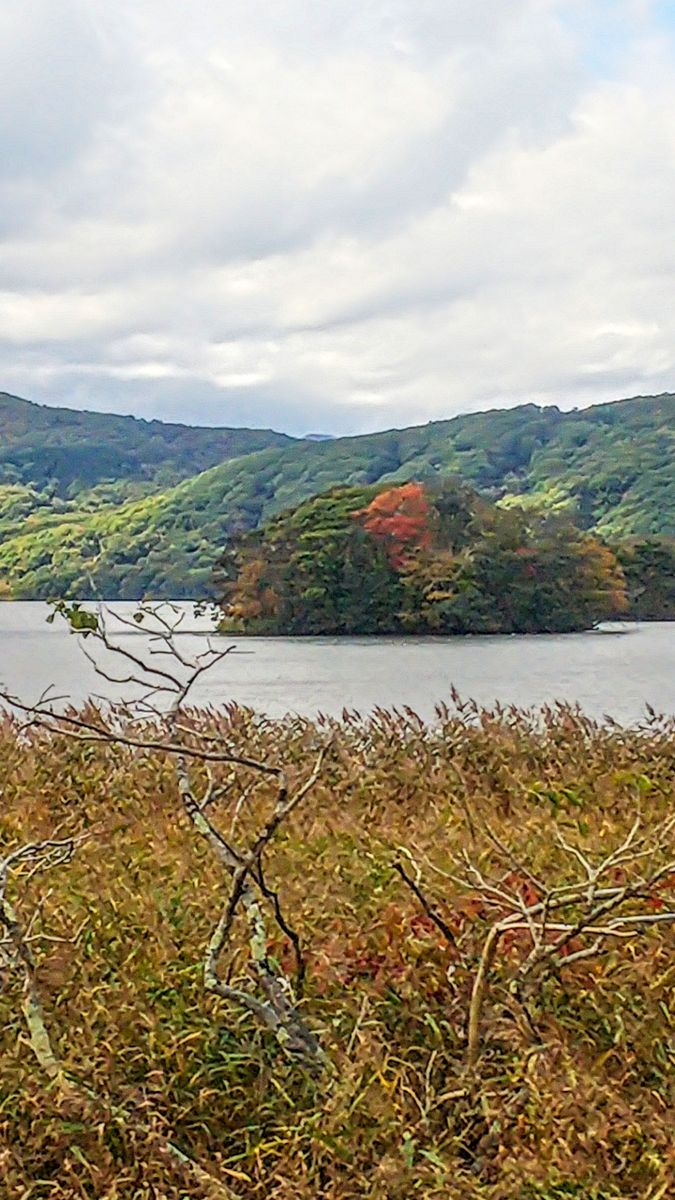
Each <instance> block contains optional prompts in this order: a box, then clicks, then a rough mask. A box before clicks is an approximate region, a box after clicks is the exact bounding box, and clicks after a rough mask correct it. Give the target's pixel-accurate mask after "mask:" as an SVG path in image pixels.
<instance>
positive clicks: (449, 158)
mask: <svg viewBox="0 0 675 1200" xmlns="http://www.w3.org/2000/svg"><path fill="white" fill-rule="evenodd" d="M674 281H675V3H672V2H668V3H658V2H656V0H654V2H651V0H579V2H576V0H190V2H189V3H187V2H186V0H115V2H114V3H111V2H110V0H2V4H1V5H0V389H4V390H7V391H13V392H15V393H17V394H19V395H23V396H26V397H28V398H30V399H33V400H38V401H41V402H44V403H52V404H59V403H61V404H67V405H70V406H73V407H78V408H95V409H100V410H108V411H117V412H133V413H136V414H137V415H140V416H147V417H150V416H160V417H164V418H165V419H169V420H189V421H195V422H197V421H198V422H203V423H206V424H248V425H272V426H274V427H276V428H280V429H284V430H287V431H289V432H291V433H304V432H307V431H329V432H332V433H343V432H359V431H363V430H370V429H377V428H384V427H387V426H390V425H395V424H398V425H401V424H413V423H417V422H422V421H426V420H429V419H433V418H440V417H446V416H451V415H453V414H455V413H458V412H466V411H469V410H472V409H478V408H486V407H494V406H502V405H512V404H517V403H522V402H524V401H530V400H534V401H537V402H540V403H558V404H560V405H561V406H562V407H571V406H573V405H575V404H588V403H593V402H595V401H598V400H605V399H613V398H618V397H620V396H626V395H635V394H637V393H654V392H659V391H664V390H675V295H674V291H675V288H674Z"/></svg>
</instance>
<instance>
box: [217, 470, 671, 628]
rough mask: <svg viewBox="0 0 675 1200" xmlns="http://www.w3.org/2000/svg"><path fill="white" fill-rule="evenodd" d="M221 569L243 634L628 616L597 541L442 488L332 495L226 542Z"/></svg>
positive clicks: (536, 515) (562, 622)
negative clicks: (260, 528)
mask: <svg viewBox="0 0 675 1200" xmlns="http://www.w3.org/2000/svg"><path fill="white" fill-rule="evenodd" d="M672 565H673V566H674V567H675V557H674V558H673V560H672ZM223 570H224V575H225V577H226V579H225V585H224V594H223V598H222V603H223V608H224V613H225V628H226V629H228V630H233V631H240V632H244V633H266V634H378V633H379V634H392V633H417V634H420V633H433V634H457V633H462V634H465V633H544V632H546V633H567V632H571V631H572V630H578V629H586V628H589V627H590V626H591V625H593V624H594V623H595V622H597V621H601V620H603V619H606V618H609V617H616V616H621V615H623V614H624V613H625V612H626V611H627V610H628V594H627V589H626V582H625V578H624V574H623V571H622V569H621V567H620V565H619V562H618V559H617V558H616V556H615V555H614V554H613V553H612V551H611V550H610V549H609V548H608V547H607V546H605V545H603V544H602V543H601V542H600V541H599V540H598V538H597V537H595V536H592V535H590V534H587V533H582V532H580V531H579V530H578V529H577V528H576V526H575V525H574V524H573V523H572V522H571V521H570V520H569V519H567V518H565V516H564V515H561V514H559V513H556V512H553V511H549V512H546V513H544V514H542V513H540V512H528V511H527V510H523V509H520V508H515V507H512V508H507V509H503V508H499V507H497V506H496V505H494V504H491V503H490V502H489V501H487V500H485V499H482V498H481V497H479V496H478V495H477V493H476V492H474V491H472V490H471V489H470V488H468V487H467V486H466V485H465V484H458V483H456V482H452V481H446V482H444V483H439V482H435V481H433V482H430V483H428V484H426V485H424V484H420V483H407V484H399V485H398V486H394V487H382V486H379V487H377V486H376V487H371V488H334V489H333V490H332V491H330V492H327V493H326V494H325V495H323V496H319V497H317V498H315V499H313V500H307V501H306V502H305V503H304V504H300V505H299V506H298V507H297V508H295V509H292V510H291V511H290V512H288V513H285V514H283V515H282V516H280V517H276V518H274V519H273V520H271V521H270V522H269V523H268V524H267V525H265V526H264V527H263V528H262V530H260V531H256V532H253V533H249V534H244V535H240V536H239V537H236V538H234V539H232V541H231V542H230V544H229V546H228V549H227V552H226V555H225V558H224V561H223ZM673 613H674V615H675V608H674V609H673Z"/></svg>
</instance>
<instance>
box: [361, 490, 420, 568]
mask: <svg viewBox="0 0 675 1200" xmlns="http://www.w3.org/2000/svg"><path fill="white" fill-rule="evenodd" d="M354 516H355V517H356V518H357V519H360V520H361V522H362V524H363V526H364V528H365V529H367V530H368V532H369V533H370V534H372V536H373V537H374V538H377V540H378V541H381V542H383V543H384V545H385V548H386V551H387V557H388V559H389V562H390V563H391V566H392V567H394V569H395V570H398V569H399V568H400V567H402V566H403V564H404V562H405V560H406V558H408V557H409V556H410V554H411V553H412V552H413V551H414V550H419V549H422V548H424V547H426V546H429V545H430V543H431V528H430V516H431V507H430V505H429V501H428V499H427V496H426V492H425V490H424V488H423V487H422V484H420V483H404V484H403V485H402V486H401V487H394V488H389V490H388V491H386V492H380V494H379V496H376V497H375V499H374V500H371V502H370V504H369V505H368V506H367V508H363V509H360V510H359V511H358V512H356V513H354Z"/></svg>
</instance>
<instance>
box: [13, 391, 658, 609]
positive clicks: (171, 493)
mask: <svg viewBox="0 0 675 1200" xmlns="http://www.w3.org/2000/svg"><path fill="white" fill-rule="evenodd" d="M20 411H21V413H22V414H23V417H22V419H24V420H25V421H27V422H28V424H29V425H30V419H31V418H30V415H29V414H30V413H32V412H33V406H27V407H26V408H25V409H24V408H21V410H20ZM67 411H68V410H53V409H37V419H38V430H39V429H44V430H45V432H44V434H43V435H42V434H41V435H40V436H42V437H43V443H44V444H45V445H49V437H50V436H52V435H53V434H54V429H55V428H56V427H58V426H59V424H60V423H61V421H63V422H64V427H65V426H67V424H68V422H67V420H66V418H64V417H63V415H62V414H63V413H64V412H67ZM54 412H56V414H57V415H56V417H55V418H53V422H54V423H53V425H52V426H51V427H50V428H51V430H52V433H51V434H48V433H47V431H46V429H45V426H49V425H50V421H51V420H52V418H51V417H50V414H51V413H54ZM85 416H86V418H87V420H89V419H91V420H93V421H98V420H101V421H102V422H105V421H110V422H112V423H113V425H111V426H110V427H109V428H111V429H112V428H113V426H114V428H115V429H117V428H120V429H121V428H122V426H119V427H118V426H117V425H114V423H115V422H123V423H124V422H131V424H129V426H128V428H129V429H133V430H136V427H137V425H138V426H139V427H141V428H142V429H143V434H142V435H141V436H145V435H146V434H147V438H146V442H145V443H144V444H145V445H147V446H148V451H147V453H148V455H149V446H150V444H152V446H153V453H154V454H155V457H154V458H152V460H151V461H152V462H153V463H154V464H155V465H156V468H157V472H158V473H159V471H160V470H161V469H162V468H161V467H160V461H161V462H163V464H164V466H165V467H166V468H167V469H170V470H171V471H174V472H175V473H176V474H178V472H179V471H180V472H181V473H183V474H184V475H187V474H188V469H187V458H186V455H185V454H182V453H181V457H180V465H179V466H177V465H176V460H175V458H173V459H172V449H171V446H172V439H173V440H174V441H175V442H176V443H177V442H178V441H179V440H180V438H182V437H183V432H181V434H180V438H179V435H178V434H176V433H175V431H176V430H181V431H184V434H185V437H186V438H189V435H193V436H194V439H195V442H194V444H195V446H199V447H200V450H199V453H201V454H203V455H209V454H210V455H211V456H212V457H211V459H210V461H213V456H216V455H219V456H220V460H222V459H225V458H226V457H227V455H228V454H229V455H232V454H237V453H238V455H239V456H238V457H230V458H229V460H228V461H219V462H218V465H216V466H213V467H212V468H211V469H209V470H205V471H200V466H201V465H202V463H199V464H198V465H197V466H196V467H195V468H194V469H195V471H199V473H198V474H192V475H191V477H189V478H184V479H183V480H182V482H180V483H178V484H176V485H174V486H172V487H162V486H161V484H160V477H159V474H155V476H154V478H153V472H152V469H150V470H148V469H147V461H150V460H149V459H148V460H144V459H143V453H142V452H141V450H139V453H138V461H139V462H141V463H143V462H144V461H145V462H146V469H145V473H144V474H142V477H141V479H140V480H139V479H138V475H137V476H136V477H134V478H132V479H130V478H129V476H128V475H127V476H124V475H123V474H122V475H120V474H118V473H117V472H121V471H122V468H120V467H117V468H115V467H113V465H112V464H111V465H110V466H109V473H108V475H106V474H105V467H102V468H101V471H100V472H99V474H98V475H97V477H96V478H97V479H98V480H99V481H100V482H98V484H97V485H96V486H94V487H93V490H92V482H93V480H92V479H91V478H89V479H88V480H87V481H86V483H84V485H83V486H81V485H80V484H79V483H78V479H79V476H78V475H77V472H76V471H74V470H71V472H70V476H68V474H67V472H66V473H64V474H62V475H61V476H60V477H59V478H60V480H61V483H60V484H59V485H58V486H57V487H55V486H54V483H53V481H52V480H51V479H50V481H49V482H48V483H45V481H44V476H38V475H37V472H36V473H35V474H34V475H31V469H30V467H29V466H26V465H25V463H26V461H27V460H22V461H23V462H24V468H23V470H22V471H17V474H16V475H15V476H11V474H8V473H5V479H6V480H7V481H9V480H10V479H11V478H15V479H16V480H17V482H16V483H10V482H7V483H5V485H4V486H0V581H4V582H5V583H6V584H7V585H8V586H9V587H10V588H11V591H12V594H14V595H15V596H18V597H45V596H55V595H66V594H68V595H71V596H80V597H82V596H91V595H92V594H98V595H101V596H106V597H108V598H111V599H112V598H114V597H128V598H136V597H139V596H142V595H152V596H174V597H177V598H178V597H191V596H203V595H206V594H209V592H210V591H211V590H212V586H213V583H212V580H213V570H214V567H215V565H216V563H217V562H218V560H219V558H220V557H221V554H222V551H223V547H224V545H225V543H226V542H227V539H228V538H229V537H230V535H231V534H233V533H236V532H240V531H242V530H246V529H252V528H255V527H256V526H258V525H259V524H261V523H263V522H264V521H267V520H268V519H269V518H270V517H271V516H273V515H274V514H275V513H278V512H281V511H282V510H284V509H288V508H291V507H293V506H294V505H297V504H299V503H300V502H302V501H303V500H306V499H308V498H309V497H312V496H315V495H319V494H321V493H323V492H325V491H327V490H328V489H330V488H332V487H335V486H363V485H371V484H375V483H401V482H405V481H408V480H420V481H428V480H432V479H443V478H446V477H448V476H456V477H459V478H461V479H463V480H466V481H467V482H469V483H471V484H472V485H473V486H474V487H475V488H477V489H478V490H479V491H480V492H481V493H483V494H484V495H485V496H487V497H488V498H490V499H491V500H493V501H498V502H499V503H500V504H501V505H505V506H508V505H510V504H518V505H522V506H525V507H527V508H529V509H533V508H534V509H538V508H544V509H551V508H552V509H555V510H568V511H569V512H570V513H572V514H573V515H574V516H575V519H576V520H577V521H578V523H579V524H580V525H581V526H582V527H583V528H585V529H589V530H590V529H592V530H595V531H597V532H598V533H599V534H600V535H602V536H603V537H608V538H610V539H611V540H618V539H624V538H626V537H630V536H633V535H638V536H646V535H660V536H663V537H675V396H673V395H663V396H657V397H640V398H637V399H632V400H622V401H618V402H615V403H612V404H603V405H597V406H595V407H593V408H589V409H584V410H581V411H574V412H560V411H559V410H558V409H557V408H554V407H547V408H539V407H537V406H535V405H524V406H521V407H519V408H514V409H510V410H495V411H492V412H486V413H473V414H468V415H465V416H461V417H457V418H454V419H452V420H448V421H439V422H432V423H429V424H427V425H422V426H413V427H411V428H408V429H403V430H391V431H389V432H385V433H377V434H367V435H363V436H360V437H350V438H338V439H335V440H331V441H300V440H292V439H288V438H284V437H283V436H282V435H274V434H267V433H265V432H263V433H251V432H249V431H243V430H242V431H230V430H211V429H209V430H190V429H188V428H187V427H184V426H183V427H181V426H166V425H162V424H161V423H159V422H150V423H145V422H133V421H132V419H131V418H113V417H99V416H98V414H81V413H71V414H69V418H70V417H72V419H73V428H74V429H77V427H78V423H79V422H80V421H81V420H83V418H84V417H85ZM64 427H62V429H63V428H64ZM123 427H124V428H127V425H126V424H125V425H124V426H123ZM167 431H169V432H167ZM238 435H239V436H240V437H241V438H242V439H243V441H241V442H238V441H237V436H238ZM31 436H35V437H36V438H37V437H38V434H35V435H31V433H30V429H24V430H23V433H19V434H18V435H17V436H16V437H15V438H14V441H13V442H12V443H10V445H9V450H8V451H7V453H9V456H10V458H9V460H8V461H10V460H11V457H12V455H14V456H16V455H17V454H19V453H20V451H21V445H22V443H21V438H22V437H23V438H24V439H25V441H24V442H23V446H24V447H25V446H28V445H29V444H30V437H31ZM59 436H60V437H61V441H60V443H59V454H63V459H64V462H65V463H66V464H67V463H69V462H70V461H71V458H70V454H69V450H68V435H67V434H65V433H64V434H63V436H62V435H59ZM219 437H222V441H221V442H220V445H221V446H222V448H223V449H222V452H221V450H219V449H218V446H219V441H218V439H219ZM247 438H254V439H255V438H259V439H263V442H262V444H263V445H265V446H266V448H264V449H258V450H254V452H252V453H248V452H247V450H250V449H252V447H251V446H250V445H247V444H246V439H247ZM265 438H268V439H270V441H272V442H274V439H276V443H275V444H272V445H270V444H269V442H267V443H265V442H264V439H265ZM155 439H156V440H155ZM162 439H164V440H162ZM82 440H83V439H81V438H79V436H75V435H73V440H72V445H73V447H74V448H75V454H76V455H79V454H81V455H82V458H83V459H84V460H85V461H86V459H87V452H86V451H84V450H83V449H82ZM91 444H92V443H91V442H90V443H89V445H90V446H91ZM186 444H187V443H186ZM258 445H260V442H258ZM6 449H7V448H6V447H3V454H4V453H5V452H6ZM120 454H121V451H120ZM162 455H164V458H162ZM1 461H4V460H1ZM130 470H131V468H130ZM66 478H70V483H69V484H68V485H67V487H66V491H67V495H65V496H64V494H63V485H64V484H65V480H66ZM120 478H121V479H122V495H127V496H129V495H131V497H132V498H130V499H127V500H126V501H125V502H124V503H119V499H120V493H119V488H120ZM174 478H175V475H174ZM134 488H135V489H137V490H136V492H135V493H134V491H133V489H134Z"/></svg>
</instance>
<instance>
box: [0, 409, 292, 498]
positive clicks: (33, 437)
mask: <svg viewBox="0 0 675 1200" xmlns="http://www.w3.org/2000/svg"><path fill="white" fill-rule="evenodd" d="M290 443H291V439H290V438H288V437H286V436H285V435H284V434H281V433H273V432H272V430H268V429H264V430H255V429H199V428H194V427H192V426H189V425H170V424H167V423H166V422H163V421H143V420H139V419H138V418H137V417H127V416H116V415H114V414H110V413H96V412H78V411H75V410H74V409H69V408H52V407H46V406H44V405H39V404H32V403H30V402H29V401H28V400H21V399H20V398H19V397H17V396H10V395H8V394H7V393H6V392H2V393H0V484H19V485H25V486H27V487H28V488H29V489H32V491H33V492H37V493H46V494H47V495H48V496H50V497H54V498H59V499H61V500H63V499H65V498H73V497H75V496H79V497H82V496H83V495H86V496H87V499H89V496H88V493H89V491H90V490H91V489H95V488H96V487H97V486H99V485H101V484H112V485H115V487H114V488H110V489H108V491H107V492H106V491H105V490H103V491H102V493H101V495H100V496H94V497H93V498H92V502H93V503H95V502H96V501H97V500H98V501H99V502H105V500H106V499H108V500H109V501H119V500H120V499H122V498H124V494H125V485H131V484H134V483H136V484H146V485H147V484H150V483H154V484H155V486H156V487H162V486H164V487H166V486H167V485H170V484H174V483H177V482H178V481H179V480H180V479H185V478H187V477H188V476H191V475H196V474H198V472H200V471H205V470H206V469H207V468H208V467H212V466H215V464H216V463H220V462H223V461H224V460H225V459H229V458H236V457H238V456H239V455H242V454H249V453H251V452H253V451H255V450H262V449H264V448H265V447H267V446H283V445H286V444H290ZM57 508H58V506H57ZM2 515H3V517H4V515H5V513H4V505H3V506H2Z"/></svg>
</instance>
